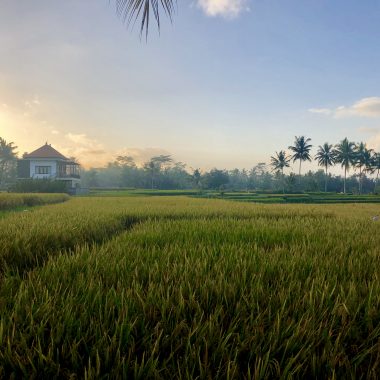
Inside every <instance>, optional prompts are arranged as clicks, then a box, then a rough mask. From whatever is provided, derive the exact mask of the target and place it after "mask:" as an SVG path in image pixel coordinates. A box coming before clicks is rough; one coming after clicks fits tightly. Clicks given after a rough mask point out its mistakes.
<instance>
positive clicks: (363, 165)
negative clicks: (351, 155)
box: [354, 142, 372, 194]
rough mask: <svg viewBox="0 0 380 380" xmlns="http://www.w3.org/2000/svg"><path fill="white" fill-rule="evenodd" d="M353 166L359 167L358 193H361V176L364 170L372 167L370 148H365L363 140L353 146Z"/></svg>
mask: <svg viewBox="0 0 380 380" xmlns="http://www.w3.org/2000/svg"><path fill="white" fill-rule="evenodd" d="M354 150H355V155H356V157H355V166H356V167H357V168H359V194H361V193H362V177H363V173H364V172H370V171H371V167H372V149H367V146H366V144H365V143H364V142H360V143H359V144H357V145H356V146H355V149H354Z"/></svg>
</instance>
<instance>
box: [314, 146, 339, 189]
mask: <svg viewBox="0 0 380 380" xmlns="http://www.w3.org/2000/svg"><path fill="white" fill-rule="evenodd" d="M315 159H316V160H317V162H318V165H319V166H323V167H324V168H325V192H327V179H328V172H327V171H328V168H329V166H333V165H334V164H335V154H334V150H333V146H332V145H331V144H329V143H327V142H326V143H324V144H323V145H322V146H321V145H320V146H319V147H318V152H317V154H316V155H315Z"/></svg>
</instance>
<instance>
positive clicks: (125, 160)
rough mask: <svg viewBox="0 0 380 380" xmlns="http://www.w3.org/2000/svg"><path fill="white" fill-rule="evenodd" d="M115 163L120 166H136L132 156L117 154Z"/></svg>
mask: <svg viewBox="0 0 380 380" xmlns="http://www.w3.org/2000/svg"><path fill="white" fill-rule="evenodd" d="M116 164H117V165H119V166H121V167H125V166H127V167H132V168H135V167H136V163H135V160H134V158H133V157H132V156H117V157H116Z"/></svg>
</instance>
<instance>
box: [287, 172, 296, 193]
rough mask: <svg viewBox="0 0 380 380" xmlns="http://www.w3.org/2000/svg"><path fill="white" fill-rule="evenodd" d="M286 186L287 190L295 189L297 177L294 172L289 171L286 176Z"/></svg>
mask: <svg viewBox="0 0 380 380" xmlns="http://www.w3.org/2000/svg"><path fill="white" fill-rule="evenodd" d="M285 182H286V188H287V190H289V191H291V192H293V191H294V189H295V186H296V183H297V177H296V175H295V174H294V173H290V174H289V175H288V176H287V177H286V181H285Z"/></svg>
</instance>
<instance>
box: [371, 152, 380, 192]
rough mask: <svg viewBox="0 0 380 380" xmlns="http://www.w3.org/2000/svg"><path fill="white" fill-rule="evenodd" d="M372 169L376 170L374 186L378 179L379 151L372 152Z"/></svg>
mask: <svg viewBox="0 0 380 380" xmlns="http://www.w3.org/2000/svg"><path fill="white" fill-rule="evenodd" d="M372 169H373V171H375V170H376V180H375V186H376V185H377V183H378V181H379V172H380V152H377V153H374V155H373V159H372Z"/></svg>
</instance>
